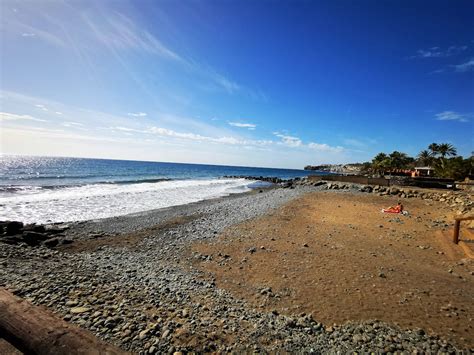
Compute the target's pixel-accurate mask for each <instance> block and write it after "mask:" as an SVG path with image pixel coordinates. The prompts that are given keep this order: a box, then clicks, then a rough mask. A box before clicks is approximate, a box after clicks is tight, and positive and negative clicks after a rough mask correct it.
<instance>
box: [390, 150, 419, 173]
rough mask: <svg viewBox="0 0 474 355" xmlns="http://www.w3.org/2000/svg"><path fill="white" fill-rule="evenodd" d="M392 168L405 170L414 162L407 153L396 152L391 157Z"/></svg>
mask: <svg viewBox="0 0 474 355" xmlns="http://www.w3.org/2000/svg"><path fill="white" fill-rule="evenodd" d="M389 158H390V166H391V167H392V168H395V169H405V168H407V167H408V165H409V164H410V163H411V162H412V161H413V158H410V157H409V156H408V155H407V154H406V153H401V152H398V151H394V152H392V153H391V154H390V155H389Z"/></svg>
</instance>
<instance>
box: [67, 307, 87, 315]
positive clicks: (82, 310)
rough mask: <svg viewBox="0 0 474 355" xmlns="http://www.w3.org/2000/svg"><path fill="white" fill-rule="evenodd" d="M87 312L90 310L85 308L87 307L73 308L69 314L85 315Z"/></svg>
mask: <svg viewBox="0 0 474 355" xmlns="http://www.w3.org/2000/svg"><path fill="white" fill-rule="evenodd" d="M89 311H90V308H87V307H74V308H71V310H70V312H71V313H73V314H81V313H86V312H89Z"/></svg>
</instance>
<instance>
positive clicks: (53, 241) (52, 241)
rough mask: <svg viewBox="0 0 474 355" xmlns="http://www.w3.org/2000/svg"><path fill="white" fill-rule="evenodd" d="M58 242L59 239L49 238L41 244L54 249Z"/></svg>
mask: <svg viewBox="0 0 474 355" xmlns="http://www.w3.org/2000/svg"><path fill="white" fill-rule="evenodd" d="M59 242H60V239H59V238H50V239H46V240H45V241H44V242H43V244H44V245H45V246H47V247H48V248H54V247H55V246H56V245H58V244H59Z"/></svg>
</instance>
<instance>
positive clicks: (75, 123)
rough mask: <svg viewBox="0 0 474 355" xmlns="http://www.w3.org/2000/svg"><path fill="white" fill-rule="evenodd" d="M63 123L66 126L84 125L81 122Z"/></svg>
mask: <svg viewBox="0 0 474 355" xmlns="http://www.w3.org/2000/svg"><path fill="white" fill-rule="evenodd" d="M62 125H63V126H64V127H83V126H84V125H83V124H82V123H79V122H63V123H62Z"/></svg>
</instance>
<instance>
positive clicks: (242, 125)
mask: <svg viewBox="0 0 474 355" xmlns="http://www.w3.org/2000/svg"><path fill="white" fill-rule="evenodd" d="M228 124H229V125H230V126H233V127H238V128H247V129H249V130H251V131H253V130H255V128H256V127H257V125H256V124H254V123H243V122H228Z"/></svg>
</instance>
